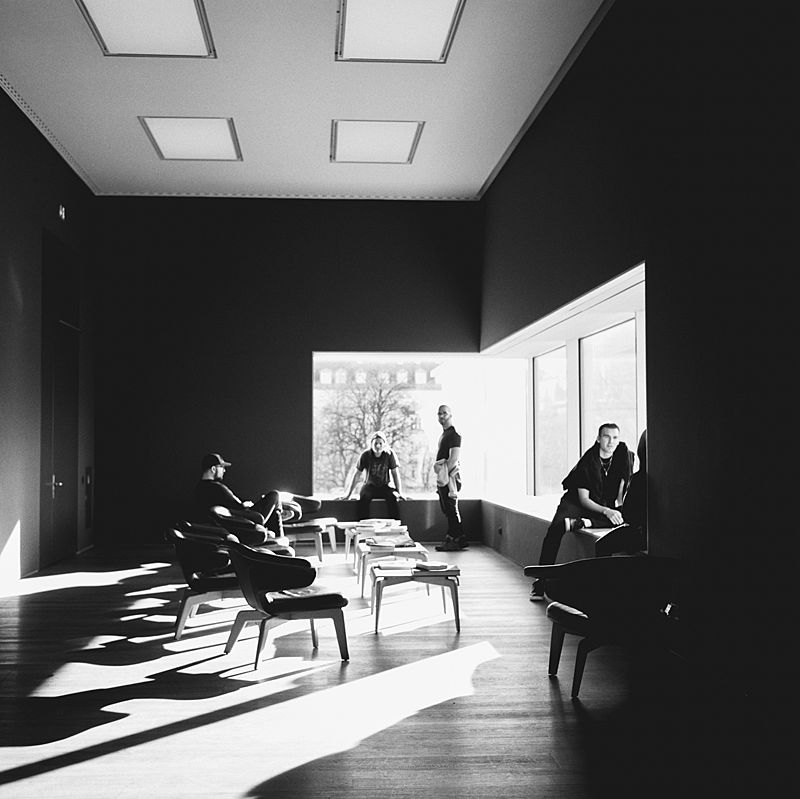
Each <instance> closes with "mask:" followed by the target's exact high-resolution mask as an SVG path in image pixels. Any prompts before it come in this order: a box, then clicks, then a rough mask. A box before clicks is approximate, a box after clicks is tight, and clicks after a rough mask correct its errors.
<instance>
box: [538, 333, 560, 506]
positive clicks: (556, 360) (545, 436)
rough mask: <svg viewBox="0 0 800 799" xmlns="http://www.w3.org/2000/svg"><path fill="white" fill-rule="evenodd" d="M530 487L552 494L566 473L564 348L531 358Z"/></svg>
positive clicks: (539, 491) (539, 492) (558, 488)
mask: <svg viewBox="0 0 800 799" xmlns="http://www.w3.org/2000/svg"><path fill="white" fill-rule="evenodd" d="M533 397H534V419H535V424H534V429H533V437H534V440H533V447H534V452H535V453H536V457H535V459H534V468H535V471H534V487H535V493H536V494H555V493H556V492H558V491H559V490H560V489H561V481H562V480H563V479H564V475H565V474H566V473H567V469H568V467H567V349H566V347H559V348H558V349H557V350H554V351H553V352H548V353H546V354H545V355H540V356H539V357H538V358H534V359H533Z"/></svg>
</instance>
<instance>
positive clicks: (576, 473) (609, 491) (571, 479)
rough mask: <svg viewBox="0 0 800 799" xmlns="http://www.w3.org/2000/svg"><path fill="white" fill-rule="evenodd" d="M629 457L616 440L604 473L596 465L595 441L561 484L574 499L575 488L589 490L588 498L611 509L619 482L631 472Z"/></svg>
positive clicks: (598, 462) (598, 449) (615, 500)
mask: <svg viewBox="0 0 800 799" xmlns="http://www.w3.org/2000/svg"><path fill="white" fill-rule="evenodd" d="M630 461H631V457H630V454H629V452H628V447H627V446H626V445H625V443H624V442H622V441H621V442H620V443H619V444H618V445H617V448H616V450H614V455H613V456H612V458H611V465H610V466H609V468H608V474H605V473H604V472H603V469H602V468H601V466H600V445H599V444H597V443H595V444H594V445H593V446H591V447H590V448H589V449H587V450H586V452H584V453H583V455H581V458H580V460H579V461H578V462H577V463H576V464H575V467H574V468H573V469H572V471H571V472H570V473H569V474H568V475H567V476H566V477H565V478H564V481H563V483H562V485H563V486H564V489H565V490H566V491H567V492H568V493H569V494H570V498H571V499H573V500H574V501H576V502H577V501H578V489H579V488H585V489H586V490H587V491H588V492H589V499H591V500H592V501H593V502H597V503H599V504H600V505H604V506H605V507H607V508H615V507H616V505H617V499H618V498H619V486H620V483H622V482H625V483H626V484H627V482H628V480H630V475H631V465H630Z"/></svg>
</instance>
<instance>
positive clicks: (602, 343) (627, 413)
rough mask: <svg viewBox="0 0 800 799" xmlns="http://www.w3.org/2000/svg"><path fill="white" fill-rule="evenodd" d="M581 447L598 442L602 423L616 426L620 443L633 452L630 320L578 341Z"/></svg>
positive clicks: (633, 330)
mask: <svg viewBox="0 0 800 799" xmlns="http://www.w3.org/2000/svg"><path fill="white" fill-rule="evenodd" d="M580 369H581V445H582V450H586V449H588V448H589V447H590V446H591V445H592V444H593V443H594V442H595V441H596V440H597V430H598V427H599V426H600V425H601V424H603V423H604V422H614V423H616V424H617V425H619V430H620V439H621V440H622V441H624V442H625V443H626V444H627V445H628V448H629V449H632V450H633V451H634V452H635V451H636V442H637V441H638V439H639V431H638V430H637V429H636V323H635V321H634V320H633V319H631V320H630V321H629V322H623V323H622V324H620V325H616V326H614V327H610V328H608V329H607V330H602V331H601V332H599V333H595V334H594V335H593V336H587V337H586V338H583V339H581V341H580Z"/></svg>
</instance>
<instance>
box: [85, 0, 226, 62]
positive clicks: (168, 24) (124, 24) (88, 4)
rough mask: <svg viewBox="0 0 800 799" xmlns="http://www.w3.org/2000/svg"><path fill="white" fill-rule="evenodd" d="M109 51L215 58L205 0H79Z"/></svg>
mask: <svg viewBox="0 0 800 799" xmlns="http://www.w3.org/2000/svg"><path fill="white" fill-rule="evenodd" d="M77 3H78V6H79V7H80V9H81V11H82V12H83V15H84V17H86V21H87V22H88V23H89V27H90V28H91V29H92V33H93V34H94V35H95V38H96V39H97V41H98V42H99V44H100V47H101V49H102V50H103V53H104V54H105V55H113V56H167V57H169V56H173V57H184V58H215V57H216V52H215V51H214V45H213V42H212V40H211V31H210V29H209V27H208V21H207V19H206V14H205V9H204V8H203V2H202V0H136V2H120V0H77Z"/></svg>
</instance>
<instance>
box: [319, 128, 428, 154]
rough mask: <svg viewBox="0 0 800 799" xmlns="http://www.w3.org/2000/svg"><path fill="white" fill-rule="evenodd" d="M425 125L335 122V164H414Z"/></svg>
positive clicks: (333, 151) (333, 130)
mask: <svg viewBox="0 0 800 799" xmlns="http://www.w3.org/2000/svg"><path fill="white" fill-rule="evenodd" d="M424 125H425V123H424V122H412V121H408V120H374V119H373V120H370V119H334V120H333V123H332V125H331V161H333V162H335V163H337V164H343V163H345V164H410V163H411V162H412V161H413V160H414V154H415V153H416V151H417V144H419V137H420V136H421V135H422V128H423V126H424Z"/></svg>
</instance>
